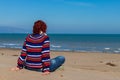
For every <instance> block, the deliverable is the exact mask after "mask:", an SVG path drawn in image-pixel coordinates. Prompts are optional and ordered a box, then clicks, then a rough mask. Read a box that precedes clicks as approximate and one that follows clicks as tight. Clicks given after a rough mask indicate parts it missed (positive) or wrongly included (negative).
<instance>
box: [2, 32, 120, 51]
mask: <svg viewBox="0 0 120 80" xmlns="http://www.w3.org/2000/svg"><path fill="white" fill-rule="evenodd" d="M48 35H49V37H50V42H51V46H50V49H51V50H54V51H78V52H109V53H120V34H48ZM26 36H27V34H0V48H20V49H21V48H22V45H23V42H24V39H25V37H26Z"/></svg>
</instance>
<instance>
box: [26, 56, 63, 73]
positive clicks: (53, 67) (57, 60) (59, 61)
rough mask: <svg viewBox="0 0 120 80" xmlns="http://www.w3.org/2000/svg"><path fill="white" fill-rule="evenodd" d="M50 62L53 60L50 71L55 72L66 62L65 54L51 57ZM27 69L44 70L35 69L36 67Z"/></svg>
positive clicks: (40, 70)
mask: <svg viewBox="0 0 120 80" xmlns="http://www.w3.org/2000/svg"><path fill="white" fill-rule="evenodd" d="M50 62H51V64H50V72H53V71H55V70H56V69H58V68H59V67H60V66H61V65H62V64H63V63H64V62H65V57H64V56H57V57H55V58H53V59H51V60H50ZM25 69H28V70H32V71H38V72H42V69H34V68H28V67H25Z"/></svg>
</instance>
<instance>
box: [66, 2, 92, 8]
mask: <svg viewBox="0 0 120 80" xmlns="http://www.w3.org/2000/svg"><path fill="white" fill-rule="evenodd" d="M65 3H66V4H69V5H74V6H85V7H92V6H94V4H92V3H87V2H70V1H66V2H65Z"/></svg>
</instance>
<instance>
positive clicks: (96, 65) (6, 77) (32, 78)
mask: <svg viewBox="0 0 120 80" xmlns="http://www.w3.org/2000/svg"><path fill="white" fill-rule="evenodd" d="M20 51H21V50H20V49H3V48H1V49H0V80H120V54H111V53H87V52H86V53H85V52H56V51H51V58H54V57H56V56H59V55H63V56H65V58H66V62H65V64H64V65H63V66H61V67H60V68H59V69H58V70H56V71H55V72H52V73H50V75H42V73H41V72H36V71H30V70H26V69H22V70H20V71H11V68H13V67H15V66H16V62H17V59H18V56H19V55H20Z"/></svg>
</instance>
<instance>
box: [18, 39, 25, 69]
mask: <svg viewBox="0 0 120 80" xmlns="http://www.w3.org/2000/svg"><path fill="white" fill-rule="evenodd" d="M26 51H27V50H26V40H25V41H24V44H23V48H22V51H21V54H20V56H19V58H18V61H17V67H18V68H20V69H22V68H23V66H24V61H25V58H26V56H27V53H26Z"/></svg>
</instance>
